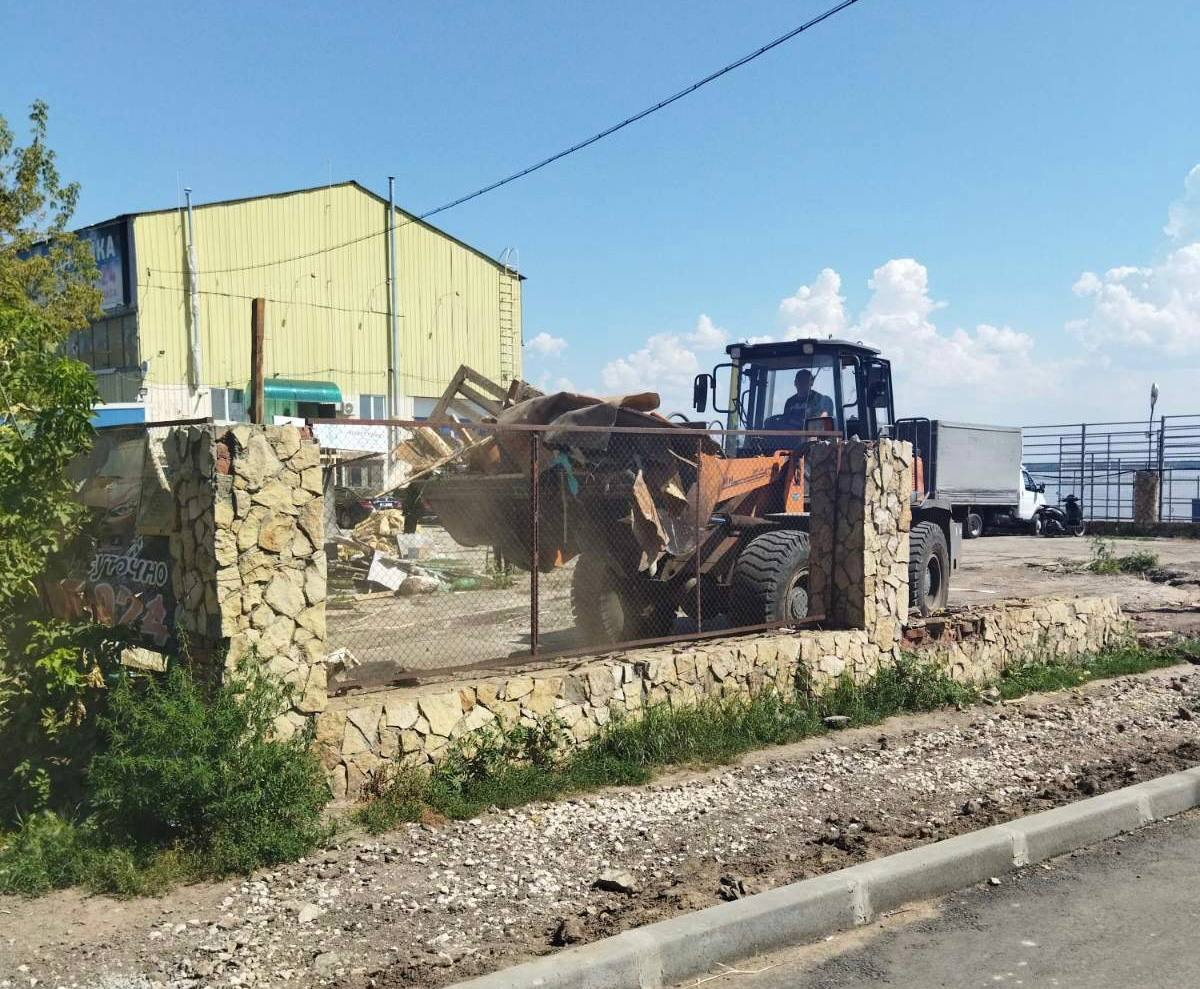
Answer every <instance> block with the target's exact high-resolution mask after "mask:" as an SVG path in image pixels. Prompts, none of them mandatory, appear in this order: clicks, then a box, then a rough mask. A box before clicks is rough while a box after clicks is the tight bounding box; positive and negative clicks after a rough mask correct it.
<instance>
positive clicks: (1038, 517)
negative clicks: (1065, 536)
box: [1029, 512, 1042, 536]
mask: <svg viewBox="0 0 1200 989" xmlns="http://www.w3.org/2000/svg"><path fill="white" fill-rule="evenodd" d="M1029 534H1030V535H1031V536H1040V535H1041V534H1042V513H1041V512H1038V513H1037V514H1035V515H1034V516H1033V518H1032V519H1030V520H1029Z"/></svg>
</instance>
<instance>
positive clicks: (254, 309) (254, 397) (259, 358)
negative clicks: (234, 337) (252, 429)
mask: <svg viewBox="0 0 1200 989" xmlns="http://www.w3.org/2000/svg"><path fill="white" fill-rule="evenodd" d="M266 328H267V300H266V299H253V300H251V302H250V421H251V422H257V423H262V422H263V421H264V419H265V418H266V412H265V410H264V409H263V338H264V336H265V334H266Z"/></svg>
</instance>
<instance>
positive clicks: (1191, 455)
mask: <svg viewBox="0 0 1200 989" xmlns="http://www.w3.org/2000/svg"><path fill="white" fill-rule="evenodd" d="M1024 458H1025V467H1026V469H1027V470H1028V471H1029V472H1030V473H1031V474H1032V475H1033V477H1034V479H1035V480H1038V481H1041V482H1042V483H1044V484H1045V485H1046V500H1047V502H1049V503H1051V504H1055V503H1057V502H1060V501H1061V500H1062V499H1063V498H1064V497H1066V495H1068V494H1074V495H1076V497H1078V498H1079V499H1080V501H1081V502H1082V504H1083V510H1084V514H1085V516H1086V517H1087V518H1089V519H1103V520H1112V521H1129V520H1132V518H1133V482H1134V475H1135V474H1136V473H1137V472H1138V471H1144V470H1150V471H1155V472H1157V473H1158V474H1159V475H1160V477H1161V485H1160V488H1159V499H1160V501H1159V517H1160V518H1161V519H1162V520H1163V521H1167V522H1200V415H1179V416H1160V417H1158V418H1157V419H1154V420H1142V421H1141V422H1093V423H1072V424H1060V425H1051V426H1026V427H1025V429H1024Z"/></svg>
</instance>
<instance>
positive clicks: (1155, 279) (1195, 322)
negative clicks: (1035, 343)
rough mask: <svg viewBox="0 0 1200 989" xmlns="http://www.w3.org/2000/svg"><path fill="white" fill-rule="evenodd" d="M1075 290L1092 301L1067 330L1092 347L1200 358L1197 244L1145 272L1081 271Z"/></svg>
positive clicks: (1173, 253)
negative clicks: (1088, 309)
mask: <svg viewBox="0 0 1200 989" xmlns="http://www.w3.org/2000/svg"><path fill="white" fill-rule="evenodd" d="M1193 174H1195V169H1193ZM1074 292H1075V294H1076V295H1077V296H1079V297H1080V298H1083V299H1087V300H1089V301H1090V302H1091V312H1090V313H1088V315H1087V316H1085V317H1083V318H1082V319H1076V320H1072V321H1071V322H1069V323H1068V324H1067V329H1068V331H1070V332H1071V333H1072V334H1074V335H1075V336H1076V337H1078V338H1079V340H1080V341H1082V342H1083V343H1084V344H1085V345H1086V346H1087V347H1089V348H1091V349H1100V348H1112V347H1119V348H1126V349H1132V348H1142V349H1149V350H1151V351H1154V352H1156V353H1158V354H1163V355H1169V356H1172V357H1183V356H1194V355H1197V354H1200V241H1197V242H1194V243H1191V244H1185V245H1184V246H1182V247H1178V248H1176V249H1174V250H1172V251H1170V252H1169V253H1168V254H1167V256H1166V257H1165V258H1163V260H1162V261H1160V262H1159V263H1157V264H1154V265H1151V266H1150V267H1147V268H1135V267H1130V266H1122V267H1119V268H1110V269H1109V270H1108V271H1106V272H1105V273H1104V274H1103V275H1097V274H1095V273H1094V272H1091V271H1085V272H1084V273H1083V274H1082V275H1080V277H1079V280H1078V281H1076V282H1075V285H1074Z"/></svg>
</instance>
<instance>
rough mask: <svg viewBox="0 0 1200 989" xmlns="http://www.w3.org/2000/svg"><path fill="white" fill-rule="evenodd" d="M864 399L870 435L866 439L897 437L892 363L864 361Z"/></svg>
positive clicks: (879, 358)
mask: <svg viewBox="0 0 1200 989" xmlns="http://www.w3.org/2000/svg"><path fill="white" fill-rule="evenodd" d="M863 379H864V380H863V386H862V390H863V397H864V399H865V401H866V405H867V424H868V426H869V428H870V435H869V436H868V437H864V439H873V440H877V439H879V437H880V436H893V435H895V430H894V426H895V424H896V411H895V408H894V406H893V404H892V362H891V361H886V360H884V359H883V358H882V357H871V358H869V359H867V360H865V361H863Z"/></svg>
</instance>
